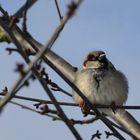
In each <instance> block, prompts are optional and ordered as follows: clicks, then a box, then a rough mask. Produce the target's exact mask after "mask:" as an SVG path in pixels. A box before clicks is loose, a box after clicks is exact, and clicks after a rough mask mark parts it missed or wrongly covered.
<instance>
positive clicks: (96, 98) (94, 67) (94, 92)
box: [72, 50, 140, 139]
mask: <svg viewBox="0 0 140 140" xmlns="http://www.w3.org/2000/svg"><path fill="white" fill-rule="evenodd" d="M74 84H75V85H76V86H77V87H78V88H79V89H80V91H81V92H82V93H83V94H84V96H85V97H86V98H87V99H88V100H89V101H90V103H92V104H93V105H94V104H102V105H113V104H114V105H123V104H125V103H126V101H127V98H128V90H129V86H128V80H127V78H126V76H125V75H124V74H123V73H122V72H121V71H119V70H117V69H116V68H115V66H114V65H113V64H112V63H111V61H110V60H109V59H108V58H107V56H106V54H105V52H104V51H100V50H97V51H92V52H90V53H89V54H88V55H87V56H86V58H85V60H84V62H83V65H82V68H80V69H79V70H78V71H77V72H76V74H75V79H74ZM72 97H73V99H74V101H75V102H76V103H77V104H79V106H80V107H81V110H82V112H83V113H84V114H86V115H85V116H87V114H88V112H89V111H90V107H89V106H88V105H87V104H86V102H85V101H84V100H83V99H82V98H81V97H80V96H79V94H77V93H76V91H75V90H73V91H72ZM98 110H99V111H100V112H101V113H105V114H106V115H108V116H111V117H113V118H114V119H115V121H117V123H119V124H120V125H122V126H123V127H124V128H126V130H127V131H128V132H130V133H132V134H134V135H136V137H137V138H138V139H140V135H139V133H140V125H139V123H138V122H137V121H136V120H135V119H134V118H133V116H131V115H130V114H129V113H128V112H127V111H125V110H123V111H122V110H120V109H118V111H117V112H119V113H117V112H116V114H115V112H113V110H112V109H109V108H108V109H98ZM120 112H122V114H121V113H120ZM118 118H124V119H125V120H128V121H130V123H128V122H127V121H124V120H123V119H118ZM131 122H132V123H131ZM127 123H128V124H127ZM128 125H130V127H131V129H130V127H128ZM133 126H134V127H135V128H134V127H133Z"/></svg>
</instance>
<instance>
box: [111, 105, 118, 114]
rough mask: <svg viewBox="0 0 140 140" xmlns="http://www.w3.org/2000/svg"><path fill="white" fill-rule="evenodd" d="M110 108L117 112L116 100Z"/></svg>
mask: <svg viewBox="0 0 140 140" xmlns="http://www.w3.org/2000/svg"><path fill="white" fill-rule="evenodd" d="M110 108H111V109H112V111H113V113H116V110H117V107H116V103H115V102H112V103H111V105H110Z"/></svg>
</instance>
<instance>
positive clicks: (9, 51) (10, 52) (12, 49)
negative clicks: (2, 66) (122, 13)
mask: <svg viewBox="0 0 140 140" xmlns="http://www.w3.org/2000/svg"><path fill="white" fill-rule="evenodd" d="M5 50H6V51H8V54H9V55H11V54H12V53H13V52H19V51H18V49H15V48H6V49H5Z"/></svg>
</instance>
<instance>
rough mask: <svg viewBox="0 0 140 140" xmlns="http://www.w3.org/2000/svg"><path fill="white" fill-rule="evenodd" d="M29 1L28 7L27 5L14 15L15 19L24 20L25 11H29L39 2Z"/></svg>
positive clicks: (35, 0)
mask: <svg viewBox="0 0 140 140" xmlns="http://www.w3.org/2000/svg"><path fill="white" fill-rule="evenodd" d="M27 1H28V5H26V3H25V4H24V5H23V6H22V7H21V8H20V9H19V10H18V11H17V12H16V13H15V14H14V15H13V16H14V17H17V18H18V19H19V18H22V16H23V11H24V10H25V9H29V8H31V7H32V6H33V4H35V3H36V2H37V0H27Z"/></svg>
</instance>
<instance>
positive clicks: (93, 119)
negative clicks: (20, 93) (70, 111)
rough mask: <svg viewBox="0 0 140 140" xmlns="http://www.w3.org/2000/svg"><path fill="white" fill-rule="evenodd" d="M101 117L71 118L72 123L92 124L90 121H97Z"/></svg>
mask: <svg viewBox="0 0 140 140" xmlns="http://www.w3.org/2000/svg"><path fill="white" fill-rule="evenodd" d="M98 119H99V118H98V117H97V116H95V117H94V118H90V119H84V120H74V119H71V120H70V121H71V123H72V124H74V125H75V124H81V125H83V124H90V123H93V122H95V121H97V120H98Z"/></svg>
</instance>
